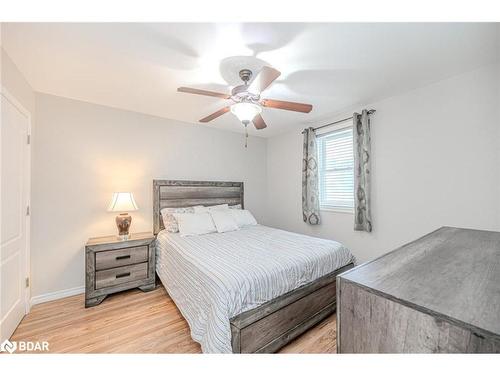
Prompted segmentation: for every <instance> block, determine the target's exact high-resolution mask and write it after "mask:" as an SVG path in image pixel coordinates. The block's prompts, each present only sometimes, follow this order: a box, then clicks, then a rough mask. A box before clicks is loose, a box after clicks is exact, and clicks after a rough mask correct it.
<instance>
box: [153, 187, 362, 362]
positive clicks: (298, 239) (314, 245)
mask: <svg viewBox="0 0 500 375" xmlns="http://www.w3.org/2000/svg"><path fill="white" fill-rule="evenodd" d="M153 186H154V192H153V193H154V198H153V205H154V210H153V211H154V218H153V222H154V233H155V234H156V235H157V241H156V249H157V266H156V269H157V274H158V276H159V278H160V280H161V282H162V284H163V285H164V286H165V288H166V290H167V292H168V293H169V295H170V296H171V297H172V299H173V300H174V302H175V303H176V305H177V307H178V308H179V310H180V311H181V313H182V315H183V316H184V317H185V318H186V320H187V322H188V324H189V326H190V329H191V336H192V337H193V339H194V340H195V341H197V342H199V343H200V344H201V347H202V351H203V352H204V353H231V352H232V353H268V352H275V351H277V350H278V349H279V348H281V347H282V346H283V345H285V344H286V343H288V342H289V341H291V340H293V339H294V338H295V337H297V336H298V335H300V334H301V333H303V332H305V331H306V330H307V329H309V328H311V327H312V326H314V325H315V324H316V323H319V322H320V321H321V320H323V319H324V318H326V317H327V316H328V315H330V314H332V313H333V312H334V311H335V308H336V300H335V294H336V281H335V278H336V276H337V275H338V274H340V273H342V272H344V271H346V270H348V269H349V268H352V267H353V263H354V258H353V256H352V254H351V253H350V252H349V250H348V249H347V248H345V247H344V246H342V245H341V244H339V243H338V242H335V241H329V240H323V239H319V238H314V237H309V236H304V235H300V234H297V233H291V232H287V231H283V230H278V229H274V228H270V227H266V226H263V225H255V226H249V227H244V228H241V229H240V230H238V231H233V232H226V233H211V234H205V235H201V236H189V237H182V236H180V234H179V233H170V232H167V231H166V230H164V228H163V222H162V220H161V217H160V210H161V209H162V208H165V207H188V206H195V205H205V206H210V205H216V204H223V203H228V204H229V205H241V206H242V207H243V206H244V199H243V183H242V182H218V181H217V182H214V181H178V180H154V182H153Z"/></svg>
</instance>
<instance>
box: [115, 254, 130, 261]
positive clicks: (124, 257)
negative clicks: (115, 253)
mask: <svg viewBox="0 0 500 375" xmlns="http://www.w3.org/2000/svg"><path fill="white" fill-rule="evenodd" d="M115 259H116V260H123V259H130V255H121V256H119V257H116V258H115Z"/></svg>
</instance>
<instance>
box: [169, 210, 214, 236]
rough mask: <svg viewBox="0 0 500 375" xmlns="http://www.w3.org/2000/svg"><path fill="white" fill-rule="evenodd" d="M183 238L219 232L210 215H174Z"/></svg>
mask: <svg viewBox="0 0 500 375" xmlns="http://www.w3.org/2000/svg"><path fill="white" fill-rule="evenodd" d="M173 215H174V217H175V219H176V220H177V224H178V226H179V233H180V234H181V236H183V237H185V236H197V235H200V234H207V233H214V232H216V231H217V229H216V228H215V225H214V221H213V220H212V216H210V214H209V213H201V214H195V213H174V214H173Z"/></svg>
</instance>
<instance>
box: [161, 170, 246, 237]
mask: <svg viewBox="0 0 500 375" xmlns="http://www.w3.org/2000/svg"><path fill="white" fill-rule="evenodd" d="M224 203H227V204H229V205H231V206H232V205H235V204H241V207H242V208H243V206H244V204H243V182H225V181H183V180H153V232H154V234H158V232H159V231H161V230H162V229H164V228H165V227H164V226H163V221H162V219H161V214H160V210H161V209H162V208H176V207H191V206H197V205H202V206H214V205H216V204H224Z"/></svg>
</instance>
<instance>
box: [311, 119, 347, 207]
mask: <svg viewBox="0 0 500 375" xmlns="http://www.w3.org/2000/svg"><path fill="white" fill-rule="evenodd" d="M317 142H318V161H319V195H320V207H321V208H326V209H338V210H343V211H352V209H353V208H354V154H353V133H352V126H350V127H347V128H342V129H338V130H335V131H333V132H330V133H327V134H324V135H319V136H318V139H317Z"/></svg>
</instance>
